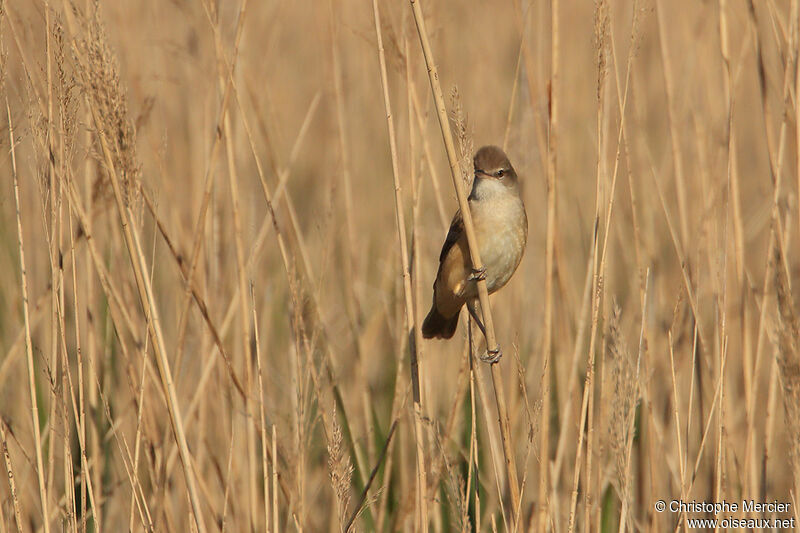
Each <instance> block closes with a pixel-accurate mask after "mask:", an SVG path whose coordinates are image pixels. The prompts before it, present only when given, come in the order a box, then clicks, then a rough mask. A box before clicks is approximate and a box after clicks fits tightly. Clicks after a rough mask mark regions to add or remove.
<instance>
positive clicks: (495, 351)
mask: <svg viewBox="0 0 800 533" xmlns="http://www.w3.org/2000/svg"><path fill="white" fill-rule="evenodd" d="M479 357H480V360H481V361H483V362H484V363H489V364H490V365H493V364H495V363H498V362H500V359H502V357H503V352H502V351H500V345H499V344H498V345H497V346H495V347H494V348H492V349H491V350H486V353H485V354H484V355H481V356H479Z"/></svg>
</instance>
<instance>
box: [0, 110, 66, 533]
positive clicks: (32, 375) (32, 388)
mask: <svg viewBox="0 0 800 533" xmlns="http://www.w3.org/2000/svg"><path fill="white" fill-rule="evenodd" d="M6 116H7V117H8V139H9V143H10V146H11V177H12V178H13V181H14V202H15V205H16V209H17V211H16V213H17V243H18V245H19V269H20V276H21V283H22V313H23V316H24V318H25V355H26V357H27V363H28V392H29V394H30V399H31V421H32V422H33V445H34V447H35V450H36V474H37V478H38V481H39V500H40V502H41V505H42V526H43V528H44V532H45V533H50V512H49V510H48V509H49V506H48V502H47V487H46V485H45V479H44V461H43V460H42V438H41V434H40V432H39V403H38V401H37V399H36V367H35V366H34V363H33V345H32V341H31V321H30V311H29V310H28V274H27V271H26V270H25V247H24V245H23V240H22V218H21V209H20V203H19V179H18V177H17V156H16V149H15V147H16V140H15V139H14V124H13V122H12V121H11V108H10V107H9V105H8V99H6ZM53 292H55V291H54V290H53ZM51 423H52V421H51ZM4 441H5V438H4ZM9 464H10V463H9ZM18 525H19V524H18Z"/></svg>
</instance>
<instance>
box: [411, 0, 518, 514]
mask: <svg viewBox="0 0 800 533" xmlns="http://www.w3.org/2000/svg"><path fill="white" fill-rule="evenodd" d="M410 2H411V8H412V10H413V13H414V21H415V22H416V24H417V33H418V34H419V38H420V44H421V46H422V52H423V55H424V57H425V63H426V65H427V66H428V78H429V80H430V83H431V91H432V92H433V98H434V101H435V102H436V111H437V116H438V118H439V127H440V129H441V131H442V137H443V139H444V145H445V150H446V152H447V159H448V161H449V163H450V174H451V177H452V179H453V186H454V187H455V190H456V196H457V197H458V205H459V207H460V209H461V214H462V216H463V219H464V231H465V233H466V235H467V242H468V243H469V252H470V260H471V262H472V267H473V269H475V270H480V269H481V268H482V267H483V263H482V262H481V258H480V255H479V251H478V241H477V239H476V236H475V228H474V226H473V224H472V213H471V212H470V210H469V204H468V203H467V196H466V194H465V193H464V188H463V184H462V179H461V176H460V175H459V173H460V172H459V171H460V169H459V159H458V156H457V155H456V149H455V144H454V142H453V135H452V132H451V131H450V125H449V123H448V119H447V108H446V107H445V104H444V97H443V95H442V88H441V85H440V83H439V74H438V71H437V69H436V63H435V61H434V58H433V52H432V51H431V45H430V41H429V40H428V32H427V30H426V29H425V18H424V16H423V14H422V7H421V6H420V2H419V0H410ZM478 296H479V300H480V308H481V313H482V314H483V323H484V326H485V328H486V346H487V349H496V350H499V344H498V343H497V340H496V337H495V333H494V321H493V319H492V311H491V307H490V305H489V293H488V291H487V289H486V280H480V281H478ZM491 373H492V383H493V384H494V393H495V402H496V404H497V414H498V418H499V424H500V434H501V437H502V440H503V455H504V458H505V466H506V476H507V482H508V487H509V491H510V493H511V506H512V520H511V521H512V523H516V521H517V516H516V512H517V509H518V508H519V506H520V493H519V482H518V481H517V479H518V478H517V466H516V462H515V459H514V449H513V447H512V444H511V429H510V427H509V425H510V424H509V419H508V408H507V407H506V399H505V392H504V386H503V378H502V375H501V374H500V369H499V367H498V366H497V365H496V364H492V365H491Z"/></svg>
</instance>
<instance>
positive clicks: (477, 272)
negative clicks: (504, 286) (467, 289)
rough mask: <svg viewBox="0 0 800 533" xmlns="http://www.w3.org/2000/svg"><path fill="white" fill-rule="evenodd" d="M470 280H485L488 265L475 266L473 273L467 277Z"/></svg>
mask: <svg viewBox="0 0 800 533" xmlns="http://www.w3.org/2000/svg"><path fill="white" fill-rule="evenodd" d="M467 279H468V280H469V281H483V280H485V279H486V267H481V268H473V269H472V274H470V275H469V278H467Z"/></svg>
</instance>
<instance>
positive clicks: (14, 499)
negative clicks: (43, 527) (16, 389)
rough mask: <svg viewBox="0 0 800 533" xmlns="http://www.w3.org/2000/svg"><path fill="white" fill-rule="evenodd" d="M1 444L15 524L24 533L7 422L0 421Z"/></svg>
mask: <svg viewBox="0 0 800 533" xmlns="http://www.w3.org/2000/svg"><path fill="white" fill-rule="evenodd" d="M0 444H2V446H3V461H4V462H5V465H6V477H7V478H8V488H9V491H10V492H11V503H12V506H13V508H14V522H15V523H16V524H17V531H18V532H19V533H22V514H21V513H20V510H19V497H18V496H17V484H16V482H15V481H14V468H13V467H12V466H11V455H10V454H9V453H8V439H7V438H6V422H5V420H0Z"/></svg>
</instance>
